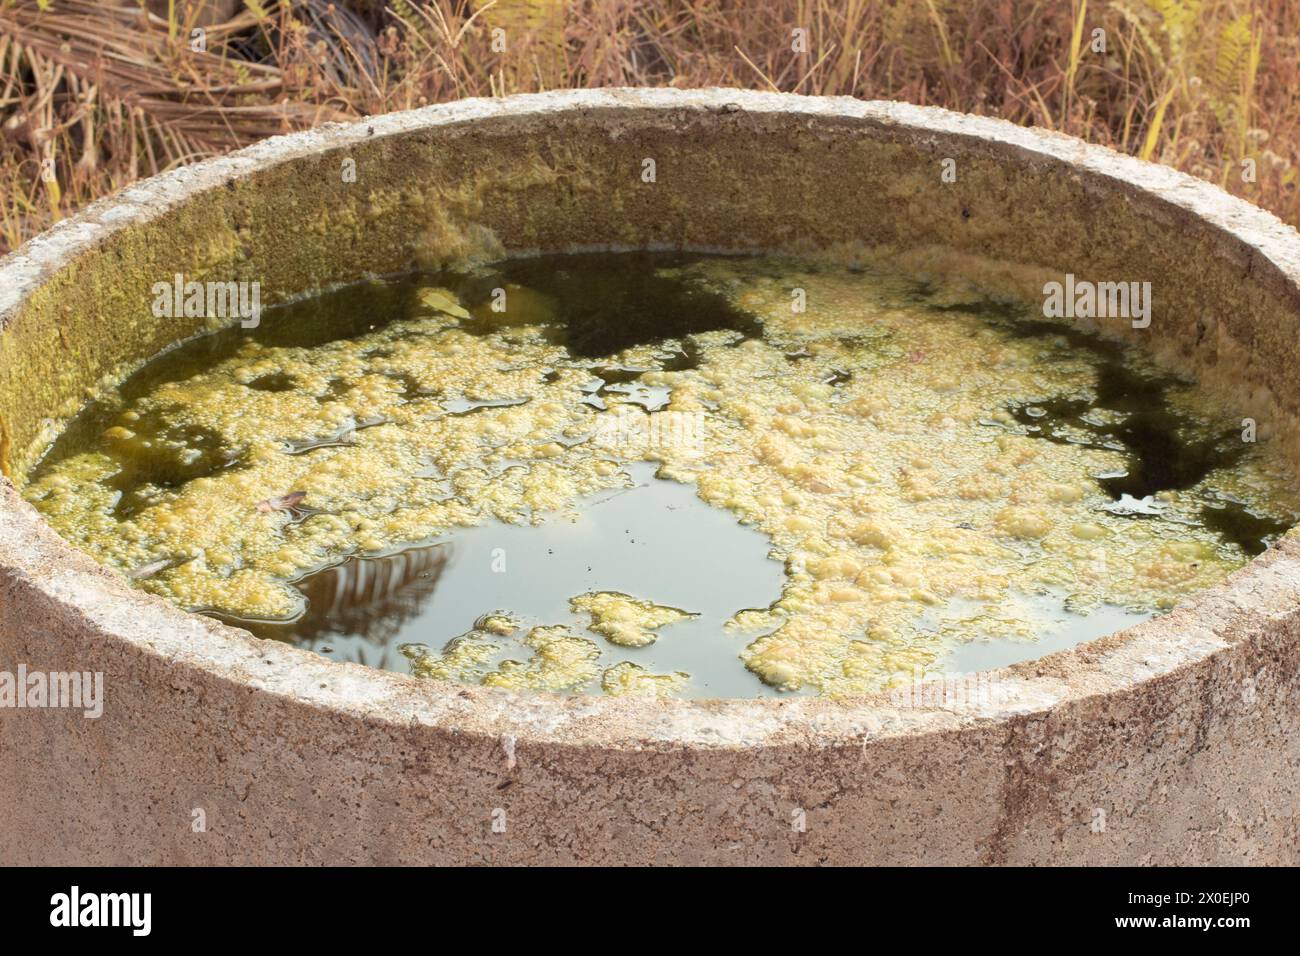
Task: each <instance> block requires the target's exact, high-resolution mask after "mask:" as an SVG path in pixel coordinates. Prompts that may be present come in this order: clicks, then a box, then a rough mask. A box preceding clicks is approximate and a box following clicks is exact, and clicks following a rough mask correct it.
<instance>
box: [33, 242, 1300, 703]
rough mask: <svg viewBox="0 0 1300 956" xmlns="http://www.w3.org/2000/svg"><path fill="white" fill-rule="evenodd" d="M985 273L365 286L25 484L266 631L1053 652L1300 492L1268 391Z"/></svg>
mask: <svg viewBox="0 0 1300 956" xmlns="http://www.w3.org/2000/svg"><path fill="white" fill-rule="evenodd" d="M497 290H499V291H497ZM791 290H797V295H798V296H799V297H800V298H799V301H800V303H801V306H800V307H799V308H797V309H796V308H795V307H794V306H793V302H794V300H793V299H792V292H791ZM954 294H955V293H954V292H953V291H947V292H936V291H933V290H928V289H926V287H925V286H924V285H922V284H921V283H918V282H915V281H908V280H905V279H902V278H900V277H897V276H881V275H869V274H865V273H864V272H863V271H862V269H861V268H856V269H850V268H842V267H834V266H821V267H816V266H813V265H810V264H806V263H805V264H800V263H786V262H781V261H777V260H770V259H752V260H736V259H702V258H698V257H696V258H683V257H681V256H676V255H659V256H646V255H644V254H626V253H625V254H621V255H609V254H606V255H600V256H593V255H590V254H588V255H583V256H560V257H545V258H541V259H532V260H516V261H511V262H508V263H504V264H496V265H491V266H488V265H485V266H482V267H480V268H479V269H478V270H476V271H472V272H468V273H461V274H452V275H432V276H426V277H422V278H419V279H406V280H404V281H401V282H392V283H370V284H366V285H363V286H361V287H350V288H349V289H347V290H346V291H344V292H340V293H335V294H334V295H333V296H332V297H331V298H330V300H328V302H327V303H321V302H318V301H311V302H307V303H302V304H299V305H297V306H294V307H290V308H288V309H286V310H284V311H285V312H286V313H288V314H285V315H275V316H269V317H268V322H267V324H266V326H264V328H263V333H262V334H261V335H258V334H253V335H247V334H245V332H244V330H242V329H240V328H234V329H230V330H227V331H226V332H225V333H223V334H222V335H221V336H219V340H218V341H213V340H211V339H205V338H200V339H197V340H194V341H192V342H190V343H188V344H187V345H185V346H182V347H181V348H180V349H179V350H176V351H174V352H171V353H168V354H167V355H166V357H165V358H163V359H162V360H161V361H160V362H158V363H155V364H151V365H147V366H145V368H144V369H143V370H141V372H139V373H138V374H137V375H136V376H135V378H133V379H132V380H130V381H128V382H127V383H126V384H125V385H124V387H122V388H119V389H114V390H113V391H111V392H110V393H109V394H108V395H106V396H105V397H104V398H103V399H101V400H100V401H98V402H96V403H95V404H93V405H92V406H91V407H90V408H88V409H87V410H86V411H85V412H84V413H83V415H82V416H81V418H80V419H79V420H78V421H77V422H76V423H75V424H74V426H73V427H72V428H71V429H69V430H68V431H66V432H65V433H64V434H63V436H61V438H60V439H59V440H57V441H56V442H55V444H54V447H53V449H52V450H51V451H50V452H49V453H48V454H47V455H46V456H45V457H44V459H43V461H42V462H41V464H40V465H39V466H38V468H37V471H36V474H35V476H34V477H33V478H32V479H31V480H30V481H29V482H28V483H27V484H26V486H25V488H24V491H25V494H26V496H27V498H28V499H29V500H30V501H32V502H34V503H35V504H36V505H37V507H38V508H39V509H40V510H41V511H42V512H43V513H44V514H45V516H46V517H47V519H48V520H49V521H50V522H51V524H53V526H54V527H55V528H56V529H57V530H58V531H60V532H61V533H62V534H63V535H64V536H65V537H68V538H69V539H70V540H72V541H73V542H74V543H77V544H79V545H81V546H82V547H84V548H85V549H86V550H87V551H89V552H90V553H91V554H92V555H94V556H95V557H97V558H99V559H100V560H102V561H104V562H105V563H107V564H110V565H114V566H116V567H118V568H119V569H121V570H122V571H123V572H124V573H126V574H127V575H128V576H129V577H131V578H134V579H135V580H137V581H139V582H140V583H141V586H142V587H144V588H145V589H147V590H151V591H154V592H155V593H158V594H161V595H163V596H165V597H169V598H171V599H172V600H174V601H175V602H177V603H178V604H180V605H181V606H182V607H185V608H188V609H191V610H207V611H209V612H210V613H215V614H218V615H220V616H222V617H224V618H225V619H226V620H227V621H229V622H231V623H242V624H244V625H245V626H247V627H249V629H250V630H253V631H254V632H255V633H261V634H264V635H267V636H279V637H284V638H285V639H289V640H294V641H296V642H298V643H301V644H305V645H307V646H310V647H313V648H314V649H317V650H319V651H320V652H321V653H324V654H327V655H331V656H335V655H337V656H341V657H342V658H343V659H355V660H359V661H361V662H363V663H365V662H366V661H367V660H372V659H373V660H376V662H378V663H380V664H381V666H388V667H392V668H395V669H409V670H410V671H411V672H412V673H415V674H417V675H420V676H426V677H441V678H448V679H453V680H460V681H469V682H474V683H482V684H484V685H486V686H494V687H513V688H519V689H525V690H542V691H560V692H570V691H592V690H595V691H600V692H603V693H607V694H623V693H650V694H662V695H673V696H683V695H687V694H690V695H694V696H753V695H756V694H759V693H761V692H763V691H764V690H769V692H771V691H776V692H780V691H785V692H793V691H801V690H805V691H817V692H821V693H826V694H835V695H847V694H855V693H856V694H862V693H867V692H871V691H876V690H881V689H885V688H889V687H892V686H897V685H898V684H900V683H902V682H909V683H910V682H912V681H914V680H916V679H917V678H918V677H922V676H924V675H926V674H930V673H935V672H942V671H943V669H944V663H945V660H946V659H947V658H949V657H950V656H952V655H953V654H957V655H958V659H959V660H961V659H967V660H974V661H976V662H981V661H982V660H984V659H986V656H992V657H997V656H1001V657H1003V658H1007V657H1008V656H1009V659H1010V660H1015V659H1017V658H1019V657H1032V656H1036V648H1038V647H1039V646H1041V644H1040V642H1043V641H1049V642H1052V643H1054V644H1056V645H1058V646H1059V645H1060V643H1061V642H1062V639H1063V638H1064V639H1065V640H1066V641H1067V643H1068V642H1073V641H1079V640H1083V639H1086V638H1088V637H1100V636H1102V635H1103V634H1106V633H1109V632H1110V631H1111V630H1114V629H1115V628H1116V626H1117V625H1119V626H1122V625H1124V624H1130V623H1135V622H1136V621H1137V620H1141V619H1142V617H1143V616H1145V615H1147V614H1150V613H1152V612H1155V611H1158V610H1163V609H1167V608H1168V607H1171V606H1172V605H1173V604H1174V602H1175V601H1176V600H1177V599H1178V598H1181V597H1184V596H1187V595H1189V594H1191V593H1194V592H1195V591H1197V590H1200V589H1203V588H1205V587H1207V586H1208V585H1210V584H1214V583H1216V582H1217V581H1219V580H1220V579H1221V578H1222V577H1224V576H1225V575H1226V574H1227V573H1228V572H1229V571H1231V570H1233V569H1234V568H1236V567H1237V566H1239V565H1240V564H1243V563H1244V562H1245V561H1246V560H1247V558H1248V557H1249V556H1250V555H1252V554H1256V553H1258V552H1260V551H1262V550H1263V549H1264V546H1265V545H1266V543H1268V542H1269V541H1270V540H1271V539H1272V538H1273V537H1276V536H1277V535H1280V533H1281V532H1282V531H1284V530H1285V529H1286V528H1288V527H1290V525H1291V524H1292V523H1294V520H1295V514H1294V506H1293V505H1292V504H1291V500H1292V496H1291V495H1290V493H1289V484H1290V482H1289V479H1290V469H1289V467H1287V465H1286V462H1285V461H1279V460H1269V459H1268V457H1267V456H1266V455H1265V454H1264V453H1263V448H1262V446H1260V445H1258V444H1257V443H1256V444H1251V443H1244V442H1243V441H1242V436H1241V430H1240V425H1239V423H1240V421H1241V415H1240V414H1237V415H1236V416H1235V418H1234V417H1233V414H1232V412H1231V411H1228V412H1224V411H1223V410H1221V409H1219V408H1217V407H1216V406H1215V405H1214V404H1213V403H1212V402H1209V401H1206V400H1204V399H1199V400H1198V396H1196V395H1195V394H1194V392H1192V390H1191V389H1189V388H1188V387H1187V386H1181V385H1179V384H1178V383H1176V382H1173V381H1170V380H1168V379H1167V377H1166V378H1162V377H1161V376H1160V374H1159V373H1158V371H1156V370H1154V369H1145V370H1143V369H1141V368H1140V366H1139V363H1140V360H1141V359H1140V355H1139V354H1137V353H1135V352H1134V351H1133V350H1131V349H1130V350H1125V349H1123V348H1121V347H1119V346H1115V345H1110V344H1109V343H1107V342H1105V341H1103V340H1101V339H1099V338H1096V337H1095V336H1088V335H1085V334H1083V333H1078V332H1074V331H1073V330H1071V329H1069V328H1068V327H1065V326H1060V325H1053V324H1047V323H1044V322H1041V321H1034V320H1032V319H1029V318H1025V317H1023V316H1022V315H1021V314H1020V312H1021V311H1023V310H1018V309H1015V308H1013V307H1009V306H1008V307H1003V308H1000V309H999V308H997V307H996V306H995V305H994V304H993V303H989V302H980V301H976V302H962V301H960V300H957V301H954V298H953V297H954ZM990 313H992V314H990ZM289 489H294V490H292V491H290V490H289ZM714 509H720V510H722V511H724V512H730V513H731V518H732V520H731V521H728V520H726V519H725V518H722V516H720V515H716V514H713V513H711V512H713V511H714ZM738 521H739V522H743V523H744V524H745V525H747V526H749V527H750V528H753V529H754V531H746V530H744V529H739V528H737V527H736V523H737V522H738ZM521 525H523V526H531V527H530V530H528V531H525V532H523V533H521V532H520V529H519V526H521ZM511 526H514V527H511ZM532 527H536V528H537V530H532ZM755 532H760V533H755ZM769 552H770V555H769ZM772 558H775V559H776V560H772ZM777 561H779V562H780V563H779V564H778V563H776V562H777ZM782 569H784V574H780V573H779V572H780V571H781V570H782ZM780 578H783V580H781V579H780ZM295 582H296V584H295ZM584 625H585V626H584ZM661 632H662V633H661ZM367 643H370V644H371V646H370V647H367ZM375 645H377V646H375ZM972 645H974V646H972ZM1048 646H1051V644H1049V645H1048ZM367 654H369V656H367ZM746 669H747V670H748V672H749V673H746ZM973 669H980V668H979V666H978V664H977V665H976V666H975V667H974V668H973Z"/></svg>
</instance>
